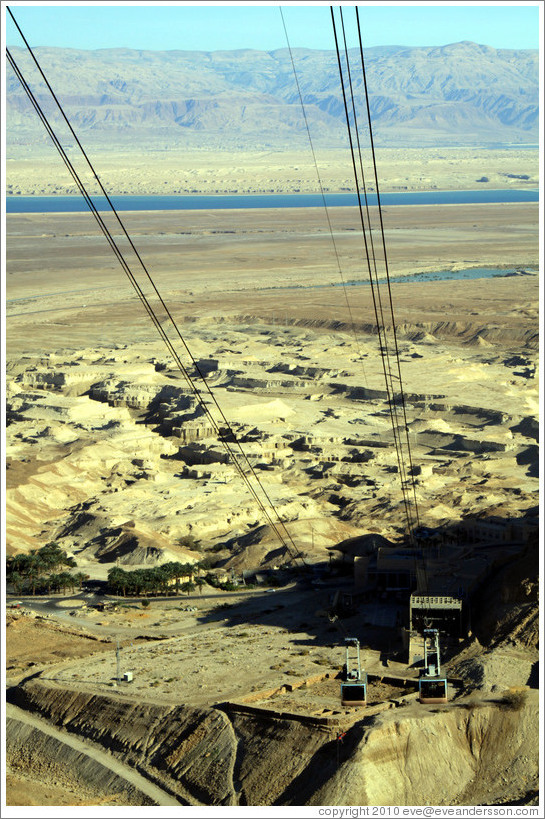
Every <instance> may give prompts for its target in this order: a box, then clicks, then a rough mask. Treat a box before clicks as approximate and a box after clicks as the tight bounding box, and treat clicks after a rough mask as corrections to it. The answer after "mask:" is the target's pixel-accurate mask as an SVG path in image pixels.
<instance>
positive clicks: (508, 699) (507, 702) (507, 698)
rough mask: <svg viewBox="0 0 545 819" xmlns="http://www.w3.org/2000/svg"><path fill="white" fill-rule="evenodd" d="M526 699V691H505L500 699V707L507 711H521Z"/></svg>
mask: <svg viewBox="0 0 545 819" xmlns="http://www.w3.org/2000/svg"><path fill="white" fill-rule="evenodd" d="M527 699H528V692H527V691H507V692H506V693H505V694H504V695H503V697H502V699H501V707H502V708H506V709H507V710H509V711H521V710H522V709H523V708H524V706H525V705H526V700H527Z"/></svg>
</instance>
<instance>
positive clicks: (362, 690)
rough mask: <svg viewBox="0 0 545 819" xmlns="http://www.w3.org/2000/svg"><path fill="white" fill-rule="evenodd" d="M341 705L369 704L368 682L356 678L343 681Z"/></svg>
mask: <svg viewBox="0 0 545 819" xmlns="http://www.w3.org/2000/svg"><path fill="white" fill-rule="evenodd" d="M341 705H367V682H364V681H363V680H355V681H347V682H344V683H342V684H341Z"/></svg>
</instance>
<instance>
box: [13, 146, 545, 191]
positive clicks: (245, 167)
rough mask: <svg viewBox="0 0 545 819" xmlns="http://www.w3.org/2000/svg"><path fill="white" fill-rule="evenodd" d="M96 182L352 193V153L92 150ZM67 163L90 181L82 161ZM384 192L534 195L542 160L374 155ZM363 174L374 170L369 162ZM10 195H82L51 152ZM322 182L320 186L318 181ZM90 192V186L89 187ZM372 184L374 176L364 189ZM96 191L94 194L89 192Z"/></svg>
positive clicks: (144, 187)
mask: <svg viewBox="0 0 545 819" xmlns="http://www.w3.org/2000/svg"><path fill="white" fill-rule="evenodd" d="M88 153H89V156H90V158H91V161H92V162H93V164H94V166H95V168H96V170H97V172H98V175H99V177H100V179H101V181H102V183H103V184H104V186H105V187H106V190H108V191H109V192H110V193H113V194H145V195H150V194H188V193H193V194H196V193H204V194H223V193H238V194H242V193H307V192H319V191H320V186H321V189H323V190H324V191H334V192H340V191H351V190H353V187H354V183H353V178H354V177H353V171H352V165H351V161H350V154H349V152H348V151H347V149H346V148H345V149H342V150H320V149H317V150H316V151H315V155H316V163H315V162H314V160H313V157H312V153H311V151H310V148H309V149H308V150H305V151H298V152H293V151H291V152H290V151H283V152H280V151H277V152H275V151H259V152H258V151H255V152H242V151H241V152H229V151H215V152H214V153H211V152H209V151H206V150H203V151H195V150H186V151H184V152H180V151H178V150H170V151H166V150H165V151H155V152H153V151H152V152H147V153H146V154H145V155H144V156H142V155H139V154H138V152H136V151H130V150H128V151H127V152H126V153H115V154H107V153H105V151H104V149H103V148H101V149H100V150H94V151H93V150H92V149H88ZM69 156H70V158H71V160H72V162H74V164H75V167H76V168H77V169H78V172H79V173H80V174H82V177H83V178H84V179H86V180H87V177H88V171H87V169H86V166H85V165H84V164H83V163H82V161H81V159H80V158H79V157H78V156H72V154H71V153H70V152H69ZM376 158H377V172H378V178H379V180H380V190H381V191H384V192H385V191H411V190H475V189H482V188H506V187H533V188H535V187H537V184H538V152H537V151H536V150H535V149H523V148H516V147H513V148H510V149H508V150H502V149H497V150H486V149H484V148H478V147H477V148H448V149H446V148H438V149H427V150H420V149H416V148H407V149H399V148H382V147H380V146H379V147H377V150H376ZM364 162H365V167H367V165H368V163H369V165H368V167H372V166H371V164H370V162H371V158H370V157H366V156H365V155H364ZM6 172H7V192H8V194H11V193H13V194H23V195H54V194H72V193H78V191H77V189H76V187H75V185H74V183H73V181H72V178H71V177H70V176H69V174H68V171H67V170H66V169H65V167H64V165H63V164H62V163H61V161H60V159H59V157H58V155H57V152H56V151H55V150H54V148H53V147H52V146H51V147H50V148H49V150H47V149H44V147H43V146H41V147H39V146H36V145H34V146H32V156H31V157H28V158H27V157H25V156H24V155H23V156H20V155H19V156H18V157H17V158H16V159H15V158H13V159H11V158H10V159H8V161H7V166H6ZM318 179H319V181H318ZM89 182H90V184H92V179H91V180H89ZM366 184H367V185H368V186H369V189H370V188H371V184H372V175H371V174H370V175H369V177H368V179H367V183H366ZM91 190H92V188H91Z"/></svg>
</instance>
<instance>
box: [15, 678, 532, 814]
mask: <svg viewBox="0 0 545 819" xmlns="http://www.w3.org/2000/svg"><path fill="white" fill-rule="evenodd" d="M8 697H9V699H10V700H11V701H12V702H14V703H15V704H17V705H19V706H21V707H23V708H25V709H27V710H30V711H32V712H35V713H38V714H40V715H41V716H43V717H45V718H46V719H47V720H48V721H50V722H51V723H53V724H54V725H56V726H60V727H62V728H63V729H64V730H66V731H67V732H69V733H71V734H73V733H76V734H78V735H79V736H80V737H82V738H85V739H88V740H92V741H93V742H95V743H98V744H99V745H102V746H103V747H104V748H107V749H109V751H110V752H111V753H112V754H113V755H114V756H116V757H117V758H119V759H121V760H122V761H124V762H125V763H128V764H129V765H130V766H132V767H134V768H136V769H137V770H138V771H139V772H140V773H141V774H144V775H145V776H146V777H147V778H149V779H151V780H152V781H154V782H155V783H157V784H158V785H160V787H162V788H163V789H164V790H166V791H168V792H170V793H172V794H173V795H175V796H176V797H177V798H178V799H179V801H180V802H181V803H182V804H194V805H354V804H359V805H424V804H434V805H449V804H450V805H452V804H460V805H472V804H487V805H490V804H510V803H512V802H510V801H509V800H513V799H522V800H523V802H526V803H527V802H528V800H529V799H531V798H532V794H533V793H534V792H535V791H536V790H537V772H538V739H537V732H536V731H535V730H534V726H535V724H536V721H537V718H538V697H537V692H535V691H529V692H526V693H524V694H523V695H521V696H519V697H517V696H514V697H513V696H511V697H510V698H509V697H507V698H502V697H498V699H497V701H493V700H490V699H488V700H483V701H476V700H473V701H469V702H467V701H466V702H460V701H458V702H455V703H452V704H450V705H449V706H441V707H439V708H428V707H423V706H419V705H416V704H414V705H408V706H406V707H405V708H395V709H390V710H389V711H386V712H382V713H381V714H379V715H376V716H375V717H373V716H371V717H367V718H366V717H365V716H364V717H363V718H362V719H360V720H359V721H357V722H356V723H355V724H354V725H353V726H352V728H350V729H349V730H348V731H347V732H346V734H345V735H344V736H343V737H342V742H341V741H340V740H339V739H337V732H336V730H335V729H334V728H328V727H327V726H323V727H320V726H317V725H316V720H309V721H308V724H307V723H305V721H304V720H303V721H302V720H291V719H289V718H288V717H287V715H286V714H280V713H279V714H277V715H276V714H275V712H268V713H261V714H260V713H259V710H258V709H254V711H255V713H254V712H252V710H251V709H250V710H249V711H248V713H244V712H237V711H229V709H228V708H227V709H226V710H220V708H211V709H199V708H194V707H190V706H188V705H184V704H181V705H179V706H174V707H173V706H168V705H161V704H158V703H152V702H142V701H139V702H134V701H131V700H130V699H128V698H124V697H115V698H113V697H112V698H110V697H106V696H102V695H92V694H89V693H84V692H82V691H76V690H68V689H64V688H61V687H59V686H55V685H53V684H52V683H48V682H46V681H43V680H39V679H32V680H28V681H27V682H26V683H24V684H23V685H22V686H20V687H17V688H14V689H11V690H10V692H9V695H8ZM8 746H9V742H8Z"/></svg>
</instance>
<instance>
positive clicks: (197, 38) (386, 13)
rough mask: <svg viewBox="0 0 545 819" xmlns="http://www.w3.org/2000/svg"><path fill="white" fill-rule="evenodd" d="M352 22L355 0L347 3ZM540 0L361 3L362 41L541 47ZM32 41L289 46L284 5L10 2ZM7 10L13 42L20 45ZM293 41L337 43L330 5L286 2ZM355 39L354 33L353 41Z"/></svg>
mask: <svg viewBox="0 0 545 819" xmlns="http://www.w3.org/2000/svg"><path fill="white" fill-rule="evenodd" d="M340 5H342V6H343V13H344V15H345V24H346V25H347V28H348V26H349V25H351V23H352V21H353V19H354V12H353V5H349V4H344V3H341V4H340ZM539 5H540V4H539V2H528V3H525V2H517V3H512V4H509V5H504V4H502V3H495V2H484V1H482V2H480V3H478V4H474V3H463V2H462V3H460V2H459V3H456V4H451V3H448V2H444V3H433V2H425V3H420V4H418V3H403V2H386V3H383V4H379V3H375V4H369V5H368V4H367V3H360V4H359V9H360V12H359V13H360V21H361V23H362V31H363V37H364V46H367V47H369V46H375V45H409V46H433V45H446V44H447V43H455V42H459V41H460V40H472V41H474V42H477V43H481V44H484V45H489V46H493V47H494V48H538V47H539V30H540V24H539ZM9 7H10V8H11V9H12V11H13V13H14V16H15V18H16V19H17V21H18V23H19V25H20V26H21V28H22V30H23V32H24V34H25V36H26V38H27V39H28V41H29V43H30V45H31V46H42V45H43V46H62V47H72V48H85V49H93V48H115V47H120V46H121V47H126V48H138V49H151V50H169V49H183V50H186V49H196V50H199V51H200V50H204V51H215V50H218V49H234V48H256V49H264V50H272V49H275V48H284V47H285V45H286V40H285V35H284V30H283V27H282V20H281V16H280V12H279V6H278V4H272V3H261V4H254V3H239V4H233V5H231V4H227V3H221V4H217V3H216V4H213V3H210V4H209V3H199V4H198V5H195V4H186V3H176V2H173V3H165V4H160V3H153V4H146V3H144V4H133V3H123V2H118V3H116V4H115V5H111V4H109V3H103V4H99V3H92V2H90V3H81V2H79V3H69V2H68V3H67V2H62V3H58V4H57V5H55V4H54V3H51V4H49V3H44V2H40V3H38V4H37V5H35V6H32V5H30V4H26V3H24V2H21V3H18V2H11V3H9ZM2 9H3V11H4V13H5V14H6V42H7V45H21V40H20V38H19V35H18V34H17V32H16V30H15V27H14V26H13V23H12V22H11V18H10V17H9V14H8V13H7V11H5V3H4V2H2ZM282 9H283V11H284V18H285V21H286V26H287V29H288V34H289V37H290V41H291V45H292V46H294V47H297V46H304V47H307V48H333V47H334V43H333V35H332V29H331V17H330V10H329V4H323V5H322V4H312V5H311V4H298V5H292V4H289V3H288V4H285V5H282ZM350 44H351V45H355V44H356V41H355V39H354V40H353V41H352V42H351V43H350Z"/></svg>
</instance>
